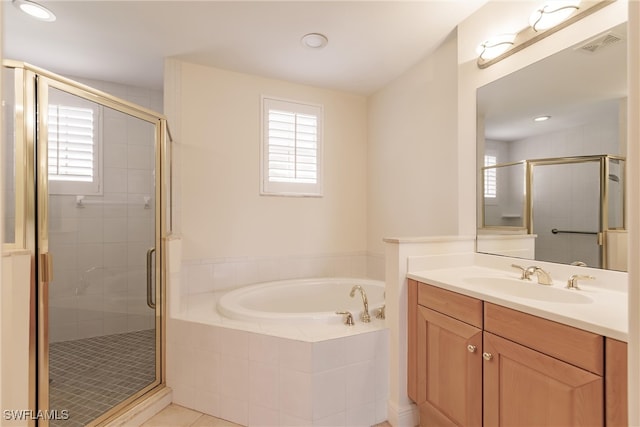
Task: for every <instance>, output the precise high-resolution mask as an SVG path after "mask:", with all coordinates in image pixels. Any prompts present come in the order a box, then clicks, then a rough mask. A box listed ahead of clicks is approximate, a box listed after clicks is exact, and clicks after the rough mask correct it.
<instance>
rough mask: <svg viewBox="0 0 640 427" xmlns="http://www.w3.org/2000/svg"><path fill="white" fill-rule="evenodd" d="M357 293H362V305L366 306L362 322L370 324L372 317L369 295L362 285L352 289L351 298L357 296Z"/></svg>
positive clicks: (361, 316)
mask: <svg viewBox="0 0 640 427" xmlns="http://www.w3.org/2000/svg"><path fill="white" fill-rule="evenodd" d="M356 291H360V295H362V304H363V305H364V311H363V312H362V314H361V315H360V320H362V321H363V322H364V323H369V322H370V321H371V316H370V315H369V301H368V300H367V294H366V292H365V291H364V289H363V288H362V286H360V285H355V286H354V287H353V288H351V293H349V296H350V297H351V298H353V297H354V296H355V295H356Z"/></svg>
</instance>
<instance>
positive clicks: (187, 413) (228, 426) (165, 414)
mask: <svg viewBox="0 0 640 427" xmlns="http://www.w3.org/2000/svg"><path fill="white" fill-rule="evenodd" d="M142 427H241V426H240V425H239V424H235V423H232V422H231V421H226V420H221V419H220V418H214V417H212V416H209V415H206V414H202V413H200V412H198V411H194V410H192V409H187V408H184V407H182V406H179V405H174V404H171V405H169V406H167V407H166V408H164V409H163V410H162V411H160V412H159V413H157V414H156V415H154V416H153V417H151V418H149V419H148V420H147V421H146V422H145V423H144V424H143V425H142ZM374 427H391V424H389V423H388V422H384V423H380V424H376V425H375V426H374Z"/></svg>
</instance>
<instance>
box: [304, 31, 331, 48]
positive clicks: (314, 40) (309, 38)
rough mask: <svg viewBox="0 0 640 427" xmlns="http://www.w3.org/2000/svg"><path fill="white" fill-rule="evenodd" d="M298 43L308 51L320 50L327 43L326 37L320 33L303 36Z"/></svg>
mask: <svg viewBox="0 0 640 427" xmlns="http://www.w3.org/2000/svg"><path fill="white" fill-rule="evenodd" d="M300 41H301V42H302V45H303V46H304V47H308V48H309V49H322V48H323V47H325V46H326V45H327V43H329V39H328V38H327V36H325V35H324V34H320V33H309V34H305V35H304V36H302V39H301V40H300Z"/></svg>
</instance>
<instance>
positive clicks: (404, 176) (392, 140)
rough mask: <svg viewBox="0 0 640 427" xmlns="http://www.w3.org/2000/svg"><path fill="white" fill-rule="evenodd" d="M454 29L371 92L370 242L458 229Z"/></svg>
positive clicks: (376, 244)
mask: <svg viewBox="0 0 640 427" xmlns="http://www.w3.org/2000/svg"><path fill="white" fill-rule="evenodd" d="M456 54H457V47H456V37H455V33H454V34H451V35H450V37H449V38H448V39H447V40H446V41H445V42H444V43H443V44H442V45H441V46H440V47H439V48H438V49H437V50H436V51H435V52H434V53H433V54H431V55H429V56H428V57H426V58H425V59H424V60H422V61H421V62H419V63H418V64H416V65H415V66H414V67H413V68H411V69H409V70H408V71H407V72H405V73H404V74H402V76H400V77H399V78H397V79H396V80H395V81H393V82H391V83H390V84H389V85H387V86H385V87H384V88H383V89H381V90H380V91H378V92H377V93H375V94H374V95H372V96H371V97H370V98H369V120H368V134H369V146H368V167H369V172H368V173H369V183H368V187H367V188H368V190H367V191H368V200H367V212H368V215H369V221H368V227H367V241H368V243H367V247H368V250H369V251H370V252H373V253H380V254H382V253H384V251H385V248H384V244H383V241H382V239H383V238H387V237H392V236H396V237H398V236H440V235H455V234H458V233H457V231H458V230H457V223H456V217H457V215H458V206H457V199H456V191H457V187H458V173H457V171H456V166H455V165H456V162H457V161H456V158H457V156H458V149H457V147H456V140H457V132H456V121H457V104H456V102H457V74H456Z"/></svg>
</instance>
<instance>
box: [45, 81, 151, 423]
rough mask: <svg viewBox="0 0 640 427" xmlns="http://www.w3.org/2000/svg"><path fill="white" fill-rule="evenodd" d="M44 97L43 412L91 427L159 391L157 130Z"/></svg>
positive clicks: (63, 90)
mask: <svg viewBox="0 0 640 427" xmlns="http://www.w3.org/2000/svg"><path fill="white" fill-rule="evenodd" d="M38 91H39V95H40V96H39V98H40V108H41V112H42V113H43V114H46V116H45V117H43V116H41V117H40V120H41V122H42V125H41V128H40V138H41V141H40V143H39V145H38V157H39V159H40V164H41V165H43V163H42V159H43V158H44V156H46V159H47V162H46V163H47V168H46V177H43V176H40V177H39V182H40V184H39V187H38V189H39V191H40V192H42V191H44V190H45V189H46V200H44V201H43V202H42V203H41V204H44V205H46V206H47V208H46V209H42V207H40V208H39V213H40V214H41V215H45V216H46V222H45V223H46V224H47V229H46V230H44V231H43V232H41V233H40V234H41V235H40V239H39V241H40V246H41V248H40V252H44V251H46V250H47V249H48V253H49V255H50V259H51V260H52V261H53V262H52V264H53V271H54V273H53V275H52V277H51V278H50V280H49V282H48V284H45V285H44V286H46V288H43V291H42V293H41V301H42V298H44V299H48V304H47V305H46V309H45V311H44V312H43V314H44V316H46V318H47V320H48V328H47V327H46V326H44V330H45V331H47V332H46V334H45V336H44V337H42V336H41V346H43V347H46V351H48V366H46V365H47V363H46V361H45V362H41V363H42V365H41V367H40V372H41V373H48V383H49V387H48V396H46V393H44V392H43V390H40V400H39V407H40V408H41V409H42V406H43V402H46V401H47V400H48V409H49V410H50V411H53V413H54V414H57V416H56V417H54V418H57V419H52V420H50V425H59V426H81V425H82V426H84V425H86V424H90V423H92V422H94V421H95V420H102V419H105V418H106V417H107V415H105V414H111V413H112V412H113V410H114V408H119V407H122V406H123V405H124V404H125V403H126V402H128V401H131V400H132V399H133V398H135V397H138V396H140V395H142V394H144V393H145V392H146V391H148V390H150V389H152V388H153V387H155V386H156V385H158V384H159V383H160V358H159V351H160V346H159V343H160V315H159V308H158V306H159V304H158V306H156V304H155V303H156V301H158V292H157V289H158V288H159V286H156V282H157V279H158V278H159V277H158V276H159V267H158V264H159V263H158V262H156V259H159V251H157V252H156V248H159V247H160V246H159V226H158V218H159V216H158V214H157V212H156V199H157V197H158V196H157V195H158V194H159V192H158V191H157V188H156V187H157V186H156V164H157V160H156V158H157V157H158V156H157V150H158V149H159V148H158V147H159V144H158V135H159V131H158V127H159V124H158V122H157V121H156V122H153V121H150V120H147V119H145V118H141V117H139V116H137V115H135V114H134V113H132V112H130V111H127V110H126V109H120V108H119V105H118V104H117V103H114V102H113V101H112V100H110V99H109V98H106V99H104V100H102V99H100V98H96V97H95V96H93V97H90V96H85V94H84V93H83V92H82V91H81V90H77V89H76V88H74V87H72V86H68V85H66V84H63V83H61V82H57V81H53V80H48V79H42V78H41V79H40V81H39V89H38ZM42 113H41V114H42ZM43 139H44V140H45V141H43ZM44 142H46V144H45V143H44ZM45 146H46V148H45ZM158 158H159V157H158ZM43 169H44V168H43V167H42V166H41V167H40V170H39V173H40V174H41V175H44V174H45V172H44V171H43ZM40 197H42V196H40ZM41 200H42V199H41ZM40 222H42V221H40ZM47 294H48V295H47ZM47 309H48V313H46V310H47ZM40 387H41V389H42V388H43V384H42V380H41V381H40ZM47 398H48V399H47Z"/></svg>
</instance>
